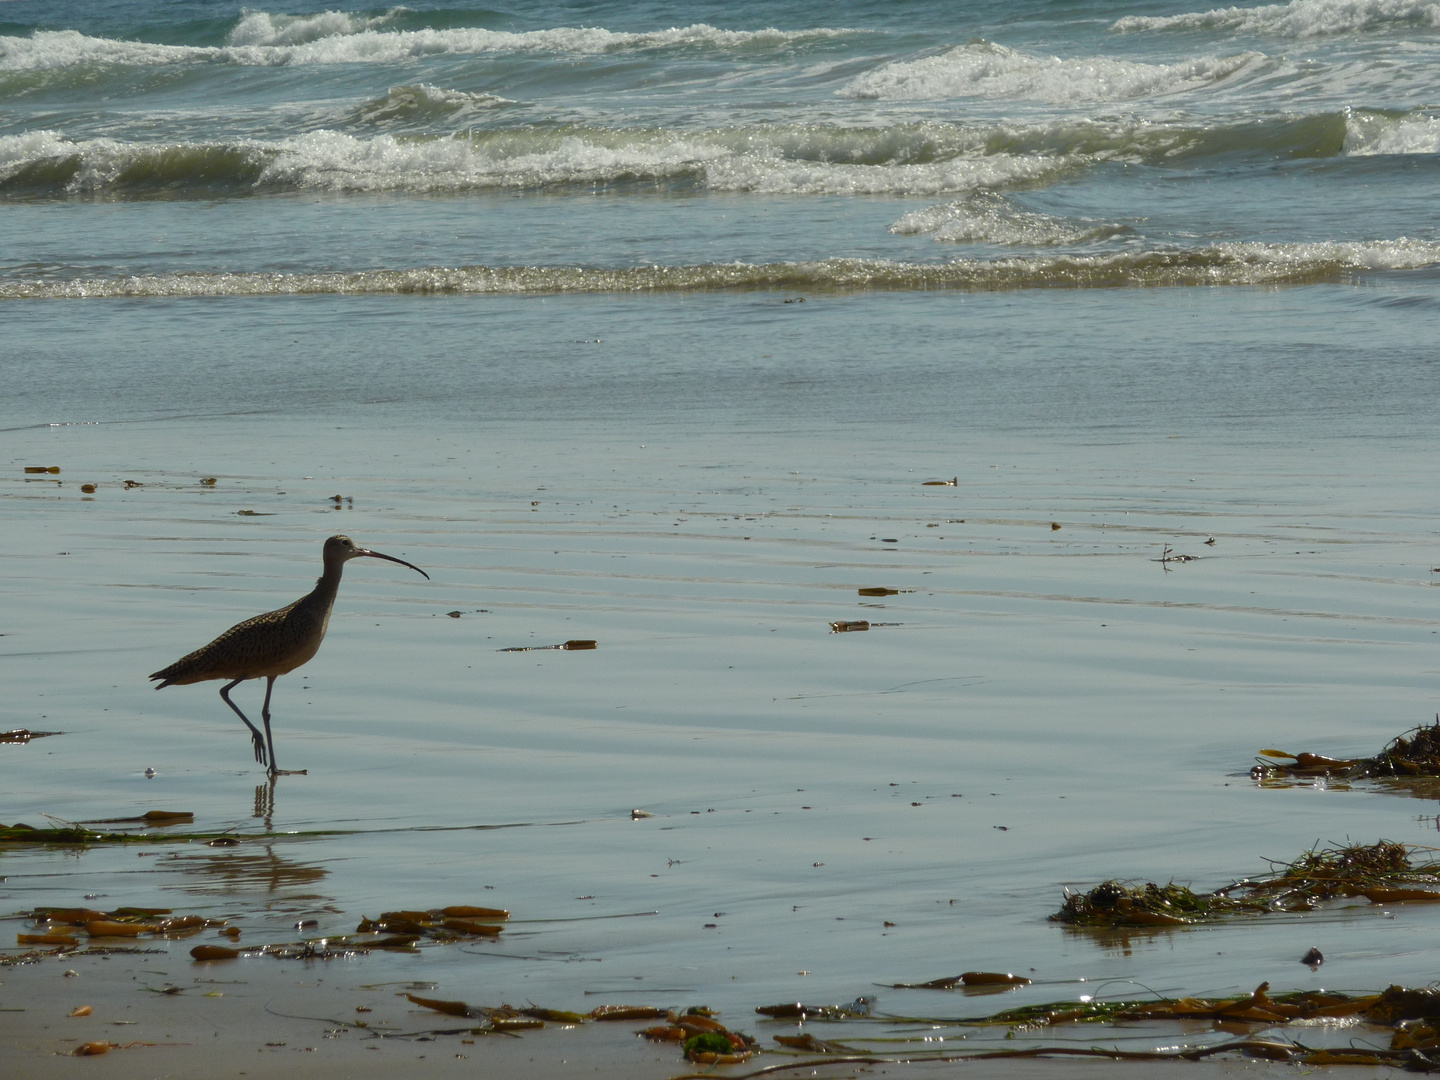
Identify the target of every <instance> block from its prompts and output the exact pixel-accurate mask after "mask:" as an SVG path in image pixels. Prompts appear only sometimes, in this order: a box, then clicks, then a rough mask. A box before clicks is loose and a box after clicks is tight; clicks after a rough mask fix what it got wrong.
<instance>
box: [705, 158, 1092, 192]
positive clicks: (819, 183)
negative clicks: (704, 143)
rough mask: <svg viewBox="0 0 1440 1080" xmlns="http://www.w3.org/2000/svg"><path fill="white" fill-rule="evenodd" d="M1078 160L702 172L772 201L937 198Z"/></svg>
mask: <svg viewBox="0 0 1440 1080" xmlns="http://www.w3.org/2000/svg"><path fill="white" fill-rule="evenodd" d="M1080 167H1081V161H1080V160H1079V159H1078V158H1068V157H1064V158H1057V157H1041V156H1033V157H1032V156H1018V155H1014V154H989V155H986V156H983V157H966V158H954V159H951V160H949V161H937V162H927V163H924V164H917V165H904V164H899V165H844V164H834V163H829V162H823V163H822V162H813V161H787V160H782V159H777V158H772V157H738V156H737V157H727V158H723V159H721V160H718V161H715V162H712V163H710V164H708V165H707V166H706V167H705V183H706V186H707V187H709V188H710V189H711V190H714V191H755V192H762V193H765V194H774V195H937V194H942V193H945V192H954V191H974V190H976V189H977V188H1001V187H1011V186H1014V185H1016V184H1028V183H1035V182H1037V181H1042V180H1054V179H1056V178H1058V177H1059V176H1060V175H1061V174H1063V173H1065V172H1067V171H1069V170H1072V169H1076V168H1080Z"/></svg>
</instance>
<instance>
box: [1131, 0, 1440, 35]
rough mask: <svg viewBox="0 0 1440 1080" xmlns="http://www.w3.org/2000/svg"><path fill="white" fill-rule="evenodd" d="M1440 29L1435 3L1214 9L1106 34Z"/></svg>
mask: <svg viewBox="0 0 1440 1080" xmlns="http://www.w3.org/2000/svg"><path fill="white" fill-rule="evenodd" d="M1413 26H1440V3H1437V2H1436V0H1291V2H1290V3H1288V4H1261V5H1260V6H1259V7H1248V8H1242V7H1228V8H1214V9H1212V10H1210V11H1195V12H1188V13H1186V14H1183V15H1158V16H1152V15H1127V16H1126V17H1125V18H1123V19H1117V20H1116V21H1115V22H1114V24H1113V25H1112V26H1111V27H1110V29H1112V30H1115V31H1117V32H1119V33H1122V34H1123V33H1135V32H1140V31H1149V30H1209V31H1215V30H1234V31H1240V32H1247V33H1259V34H1273V35H1275V36H1277V37H1292V38H1309V37H1327V36H1332V35H1335V34H1353V33H1358V32H1360V31H1365V30H1390V29H1401V28H1405V27H1413Z"/></svg>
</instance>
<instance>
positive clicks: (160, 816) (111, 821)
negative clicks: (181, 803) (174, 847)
mask: <svg viewBox="0 0 1440 1080" xmlns="http://www.w3.org/2000/svg"><path fill="white" fill-rule="evenodd" d="M194 820H195V815H194V813H192V812H191V811H189V810H147V811H146V812H145V813H143V814H141V815H140V816H138V817H112V818H95V819H94V820H91V821H78V822H76V824H77V825H125V824H128V823H130V822H132V821H143V822H144V823H145V824H147V825H181V824H185V823H187V822H191V821H194Z"/></svg>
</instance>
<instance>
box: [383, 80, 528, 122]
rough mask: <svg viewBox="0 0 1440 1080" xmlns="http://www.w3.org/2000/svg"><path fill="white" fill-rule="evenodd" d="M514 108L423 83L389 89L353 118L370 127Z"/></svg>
mask: <svg viewBox="0 0 1440 1080" xmlns="http://www.w3.org/2000/svg"><path fill="white" fill-rule="evenodd" d="M514 104H515V102H514V100H513V99H511V98H504V97H500V96H499V95H497V94H486V93H467V92H466V91H464V90H447V89H445V88H444V87H440V86H430V85H428V84H427V83H414V84H413V85H409V86H392V87H391V88H390V89H389V91H388V92H387V93H386V94H385V96H384V97H383V98H377V99H376V100H375V101H368V102H366V103H365V104H364V105H362V106H361V107H360V108H359V109H357V110H356V113H355V115H356V116H357V117H358V118H359V119H361V120H365V121H368V122H370V123H379V122H382V121H386V120H406V119H412V118H429V117H438V116H444V117H447V118H450V119H460V118H463V117H465V116H467V115H470V114H472V113H484V112H489V111H490V110H491V109H498V108H503V107H504V106H506V105H514Z"/></svg>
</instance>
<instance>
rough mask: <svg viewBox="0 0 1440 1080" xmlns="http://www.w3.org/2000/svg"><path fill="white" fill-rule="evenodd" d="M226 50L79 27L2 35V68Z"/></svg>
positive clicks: (145, 60) (176, 57)
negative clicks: (120, 37) (96, 33)
mask: <svg viewBox="0 0 1440 1080" xmlns="http://www.w3.org/2000/svg"><path fill="white" fill-rule="evenodd" d="M223 51H224V50H222V49H216V48H206V47H201V46H190V45H154V44H150V43H148V42H144V41H115V40H113V39H111V38H98V37H90V36H89V35H88V34H82V33H80V31H78V30H36V31H35V32H34V33H33V34H31V35H30V36H29V37H6V36H0V71H32V70H51V69H58V68H67V67H76V66H80V65H85V64H126V65H132V66H138V67H153V66H155V65H159V64H178V63H186V62H196V61H198V62H202V63H203V62H207V61H212V60H215V59H217V58H218V56H219V54H220V53H222V52H223Z"/></svg>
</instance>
